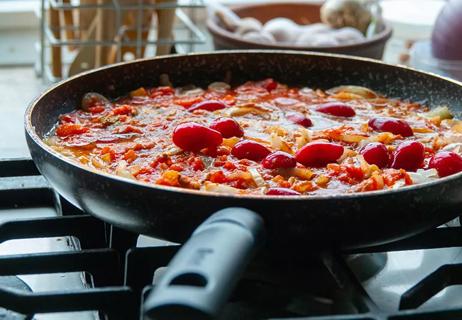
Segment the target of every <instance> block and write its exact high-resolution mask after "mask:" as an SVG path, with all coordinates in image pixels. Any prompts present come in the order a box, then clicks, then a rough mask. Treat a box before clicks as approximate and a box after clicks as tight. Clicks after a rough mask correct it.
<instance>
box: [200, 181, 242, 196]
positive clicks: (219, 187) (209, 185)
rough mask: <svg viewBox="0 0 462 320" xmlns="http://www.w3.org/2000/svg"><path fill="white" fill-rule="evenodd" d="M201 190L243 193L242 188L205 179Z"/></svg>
mask: <svg viewBox="0 0 462 320" xmlns="http://www.w3.org/2000/svg"><path fill="white" fill-rule="evenodd" d="M201 190H205V191H210V192H217V193H231V194H238V193H241V190H240V189H237V188H234V187H231V186H228V185H226V184H219V183H213V182H209V181H205V182H204V185H203V187H201Z"/></svg>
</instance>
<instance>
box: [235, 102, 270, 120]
mask: <svg viewBox="0 0 462 320" xmlns="http://www.w3.org/2000/svg"><path fill="white" fill-rule="evenodd" d="M271 111H272V110H271V109H268V108H265V107H263V106H261V105H256V104H255V103H246V104H242V105H238V106H235V107H232V108H228V115H229V116H232V117H239V116H243V115H246V114H248V113H252V114H256V115H268V113H270V112H271Z"/></svg>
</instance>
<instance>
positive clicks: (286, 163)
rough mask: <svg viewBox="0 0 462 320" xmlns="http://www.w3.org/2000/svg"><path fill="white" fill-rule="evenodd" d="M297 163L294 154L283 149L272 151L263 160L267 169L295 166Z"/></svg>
mask: <svg viewBox="0 0 462 320" xmlns="http://www.w3.org/2000/svg"><path fill="white" fill-rule="evenodd" d="M296 164H297V161H295V158H294V157H293V156H291V155H290V154H288V153H286V152H282V151H276V152H273V153H270V154H269V155H267V156H266V158H265V159H263V162H262V165H263V167H264V168H266V169H278V168H293V167H295V165H296Z"/></svg>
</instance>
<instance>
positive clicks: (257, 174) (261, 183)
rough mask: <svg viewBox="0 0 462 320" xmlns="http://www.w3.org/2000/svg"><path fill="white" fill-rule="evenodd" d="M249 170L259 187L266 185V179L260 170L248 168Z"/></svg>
mask: <svg viewBox="0 0 462 320" xmlns="http://www.w3.org/2000/svg"><path fill="white" fill-rule="evenodd" d="M247 170H248V171H249V173H250V174H251V175H252V179H253V181H255V184H256V185H257V186H258V187H260V188H263V187H266V182H265V180H264V179H263V177H262V176H261V174H260V172H258V170H257V169H256V168H248V169H247Z"/></svg>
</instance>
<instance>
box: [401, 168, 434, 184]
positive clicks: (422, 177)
mask: <svg viewBox="0 0 462 320" xmlns="http://www.w3.org/2000/svg"><path fill="white" fill-rule="evenodd" d="M408 174H409V177H411V180H412V183H414V184H420V183H425V182H430V181H433V180H436V179H438V171H436V169H428V170H423V169H419V170H417V171H416V172H408Z"/></svg>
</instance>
